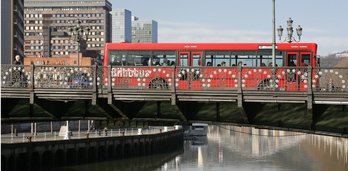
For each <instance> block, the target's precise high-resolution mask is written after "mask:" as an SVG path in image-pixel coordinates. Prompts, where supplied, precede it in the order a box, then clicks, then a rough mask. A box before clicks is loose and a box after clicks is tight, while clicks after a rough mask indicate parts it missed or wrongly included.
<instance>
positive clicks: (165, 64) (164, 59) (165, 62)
mask: <svg viewBox="0 0 348 171" xmlns="http://www.w3.org/2000/svg"><path fill="white" fill-rule="evenodd" d="M167 62H168V59H167V57H166V55H163V63H162V65H163V66H167Z"/></svg>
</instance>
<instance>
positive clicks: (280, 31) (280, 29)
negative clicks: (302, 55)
mask: <svg viewBox="0 0 348 171" xmlns="http://www.w3.org/2000/svg"><path fill="white" fill-rule="evenodd" d="M293 22H294V20H292V19H291V18H289V19H288V21H287V25H288V27H287V28H286V30H287V34H288V36H287V37H285V39H284V42H288V43H292V42H300V41H301V36H302V27H301V26H300V25H298V27H297V28H296V33H297V36H298V40H296V38H295V37H294V36H293V34H294V29H293V27H292V23H293ZM283 30H284V29H283V27H282V26H279V27H278V29H277V31H278V36H279V40H280V41H281V38H282V35H283Z"/></svg>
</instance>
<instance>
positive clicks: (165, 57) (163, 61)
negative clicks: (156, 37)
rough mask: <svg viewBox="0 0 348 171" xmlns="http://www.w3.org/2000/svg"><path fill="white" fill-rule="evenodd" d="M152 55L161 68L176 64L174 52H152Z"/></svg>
mask: <svg viewBox="0 0 348 171" xmlns="http://www.w3.org/2000/svg"><path fill="white" fill-rule="evenodd" d="M153 54H154V55H155V56H156V58H158V59H159V65H161V66H171V65H175V63H176V55H175V51H153Z"/></svg>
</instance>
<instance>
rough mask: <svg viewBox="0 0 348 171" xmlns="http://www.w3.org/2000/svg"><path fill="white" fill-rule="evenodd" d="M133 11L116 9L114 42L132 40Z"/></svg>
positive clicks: (113, 18)
mask: <svg viewBox="0 0 348 171" xmlns="http://www.w3.org/2000/svg"><path fill="white" fill-rule="evenodd" d="M131 17H132V12H131V11H129V10H127V9H121V8H119V9H116V10H115V12H113V15H112V42H115V43H118V42H127V43H130V42H132V19H131Z"/></svg>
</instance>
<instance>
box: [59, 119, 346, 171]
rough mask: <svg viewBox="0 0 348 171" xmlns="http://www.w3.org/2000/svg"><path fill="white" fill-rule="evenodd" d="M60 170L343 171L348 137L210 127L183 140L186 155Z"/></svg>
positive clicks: (160, 156) (111, 162)
mask: <svg viewBox="0 0 348 171" xmlns="http://www.w3.org/2000/svg"><path fill="white" fill-rule="evenodd" d="M58 170H69V171H70V170H86V171H90V170H98V171H116V170H122V171H123V170H132V171H137V170H139V171H143V170H156V171H181V170H184V171H200V170H207V171H209V170H211V171H215V170H219V171H220V170H221V171H224V170H226V171H230V170H242V171H243V170H248V171H250V170H291V171H293V170H301V171H302V170H306V171H321V170H322V171H332V170H335V171H341V170H342V171H347V170H348V139H347V138H338V137H329V136H320V135H311V134H304V133H295V132H286V131H279V130H266V129H255V128H249V127H235V126H226V125H220V126H209V130H208V136H207V137H200V138H195V139H194V140H192V141H185V142H184V152H177V153H172V154H162V155H156V156H148V157H140V158H135V159H124V160H116V161H109V162H103V163H94V164H88V165H80V166H74V167H68V168H61V169H58Z"/></svg>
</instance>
